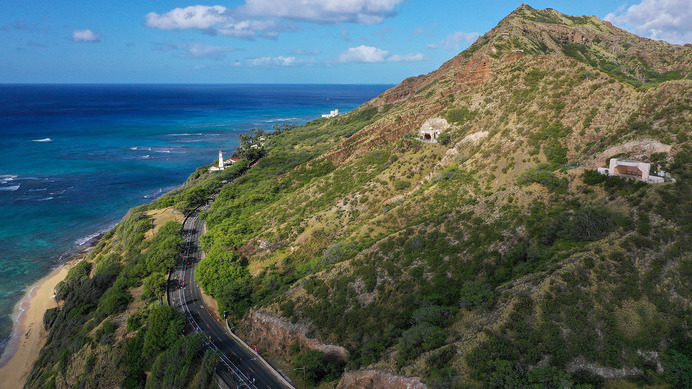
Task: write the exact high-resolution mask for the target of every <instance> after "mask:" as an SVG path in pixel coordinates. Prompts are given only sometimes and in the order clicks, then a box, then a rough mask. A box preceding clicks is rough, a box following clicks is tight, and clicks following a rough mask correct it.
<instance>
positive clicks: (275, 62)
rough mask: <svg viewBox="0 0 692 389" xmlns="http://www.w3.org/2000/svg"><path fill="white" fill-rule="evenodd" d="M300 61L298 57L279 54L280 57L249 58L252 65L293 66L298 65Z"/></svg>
mask: <svg viewBox="0 0 692 389" xmlns="http://www.w3.org/2000/svg"><path fill="white" fill-rule="evenodd" d="M298 63H299V62H298V61H296V57H283V56H278V57H261V58H253V59H250V60H248V64H249V65H250V66H269V67H276V66H282V67H283V66H293V65H297V64H298Z"/></svg>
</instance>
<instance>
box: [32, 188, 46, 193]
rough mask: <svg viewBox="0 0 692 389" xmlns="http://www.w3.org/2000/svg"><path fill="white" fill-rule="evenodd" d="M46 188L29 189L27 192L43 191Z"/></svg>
mask: <svg viewBox="0 0 692 389" xmlns="http://www.w3.org/2000/svg"><path fill="white" fill-rule="evenodd" d="M47 190H48V188H38V189H29V192H45V191H47Z"/></svg>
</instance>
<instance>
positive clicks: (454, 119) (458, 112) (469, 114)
mask: <svg viewBox="0 0 692 389" xmlns="http://www.w3.org/2000/svg"><path fill="white" fill-rule="evenodd" d="M475 115H476V112H474V111H469V110H468V109H467V108H455V109H450V110H449V112H447V120H448V121H449V122H450V123H457V124H461V123H464V122H465V121H467V120H471V119H473V117H474V116H475Z"/></svg>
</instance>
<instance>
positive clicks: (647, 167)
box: [598, 158, 664, 184]
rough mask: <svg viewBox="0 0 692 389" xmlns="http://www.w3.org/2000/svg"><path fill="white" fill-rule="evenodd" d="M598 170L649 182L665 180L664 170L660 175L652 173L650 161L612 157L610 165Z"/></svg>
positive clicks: (611, 174)
mask: <svg viewBox="0 0 692 389" xmlns="http://www.w3.org/2000/svg"><path fill="white" fill-rule="evenodd" d="M598 172H599V173H601V174H607V175H609V176H615V177H622V178H629V179H633V180H638V181H643V182H646V183H648V184H661V183H663V181H664V179H663V175H664V172H658V174H659V175H652V174H651V164H650V163H648V162H642V161H635V160H632V159H625V158H611V160H610V164H609V166H608V167H607V168H604V167H601V168H598Z"/></svg>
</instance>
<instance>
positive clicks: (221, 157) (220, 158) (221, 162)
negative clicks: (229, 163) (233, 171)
mask: <svg viewBox="0 0 692 389" xmlns="http://www.w3.org/2000/svg"><path fill="white" fill-rule="evenodd" d="M219 170H223V150H219Z"/></svg>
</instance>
